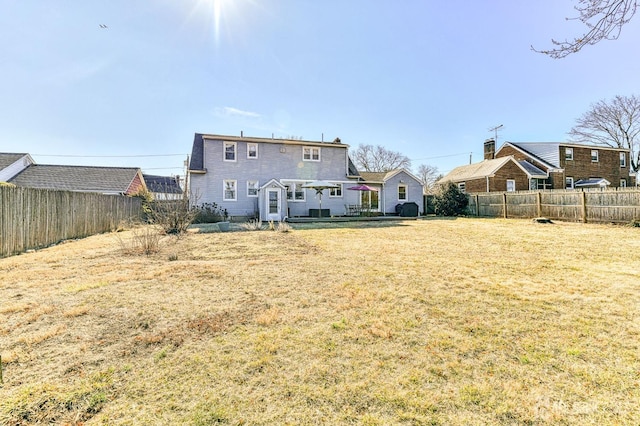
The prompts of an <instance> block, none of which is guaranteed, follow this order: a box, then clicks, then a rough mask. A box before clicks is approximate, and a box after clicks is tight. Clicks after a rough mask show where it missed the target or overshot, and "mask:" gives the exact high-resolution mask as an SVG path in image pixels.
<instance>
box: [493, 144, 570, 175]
mask: <svg viewBox="0 0 640 426" xmlns="http://www.w3.org/2000/svg"><path fill="white" fill-rule="evenodd" d="M505 146H512V147H514V148H515V149H517V150H519V151H520V152H523V153H524V154H527V155H529V156H533V157H535V158H534V159H535V160H538V161H540V162H541V163H543V164H544V165H547V166H549V168H552V169H554V168H555V169H558V168H560V142H505V143H504V145H502V146H501V147H500V148H499V149H498V151H496V155H497V154H498V152H500V150H501V149H502V148H503V147H505Z"/></svg>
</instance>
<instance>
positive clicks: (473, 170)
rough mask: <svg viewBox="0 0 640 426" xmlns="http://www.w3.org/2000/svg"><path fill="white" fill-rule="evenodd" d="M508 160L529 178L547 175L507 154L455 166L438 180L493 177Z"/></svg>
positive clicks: (442, 181) (451, 180)
mask: <svg viewBox="0 0 640 426" xmlns="http://www.w3.org/2000/svg"><path fill="white" fill-rule="evenodd" d="M509 162H513V163H514V164H515V165H517V166H518V167H519V168H520V169H521V170H522V171H523V172H524V173H526V174H527V176H529V177H530V178H546V177H548V175H547V173H546V172H544V171H543V170H540V169H539V168H537V167H536V166H534V165H533V164H531V163H529V162H527V161H516V160H515V159H514V158H513V156H511V155H509V156H507V157H499V158H495V159H493V160H484V161H481V162H479V163H473V164H468V165H465V166H459V167H456V168H455V169H453V170H451V171H450V172H449V173H447V175H446V176H445V177H443V178H442V179H440V180H439V181H438V182H440V183H444V182H464V181H468V180H474V179H482V178H487V177H493V176H494V175H495V174H496V172H497V171H498V170H500V169H501V168H502V167H503V166H504V165H505V164H507V163H509Z"/></svg>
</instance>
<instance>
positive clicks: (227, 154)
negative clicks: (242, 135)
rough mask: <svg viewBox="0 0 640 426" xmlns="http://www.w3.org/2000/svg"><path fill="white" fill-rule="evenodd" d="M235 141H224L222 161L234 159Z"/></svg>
mask: <svg viewBox="0 0 640 426" xmlns="http://www.w3.org/2000/svg"><path fill="white" fill-rule="evenodd" d="M236 148H237V144H236V142H225V143H224V161H236Z"/></svg>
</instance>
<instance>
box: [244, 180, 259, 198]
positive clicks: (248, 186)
mask: <svg viewBox="0 0 640 426" xmlns="http://www.w3.org/2000/svg"><path fill="white" fill-rule="evenodd" d="M251 182H255V186H254V189H255V190H256V193H255V195H251V194H250V193H249V189H251V186H250V185H249V184H250V183H251ZM259 188H260V182H259V181H257V180H248V181H247V197H249V198H256V197H257V196H258V189H259Z"/></svg>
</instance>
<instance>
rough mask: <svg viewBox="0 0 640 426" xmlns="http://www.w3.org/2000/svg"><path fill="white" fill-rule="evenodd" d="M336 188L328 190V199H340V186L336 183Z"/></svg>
mask: <svg viewBox="0 0 640 426" xmlns="http://www.w3.org/2000/svg"><path fill="white" fill-rule="evenodd" d="M336 185H338V187H337V188H329V197H342V184H341V183H336Z"/></svg>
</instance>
